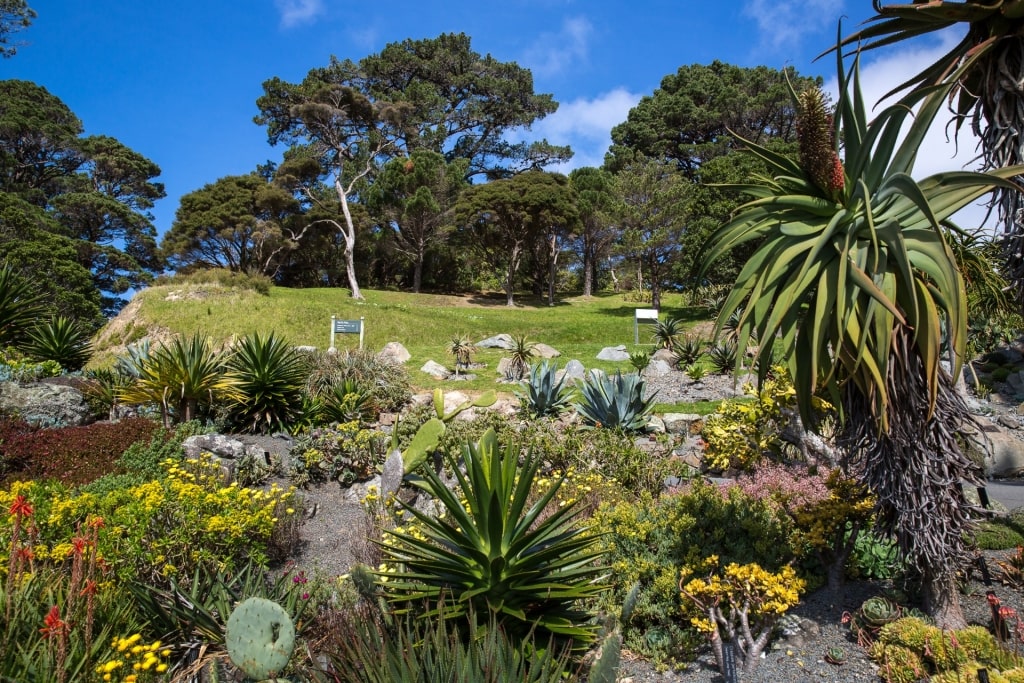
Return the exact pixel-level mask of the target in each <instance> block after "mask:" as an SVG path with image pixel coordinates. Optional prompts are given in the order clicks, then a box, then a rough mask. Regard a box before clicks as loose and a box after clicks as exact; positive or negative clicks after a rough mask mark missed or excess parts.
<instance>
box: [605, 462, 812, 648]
mask: <svg viewBox="0 0 1024 683" xmlns="http://www.w3.org/2000/svg"><path fill="white" fill-rule="evenodd" d="M592 523H593V524H594V529H595V531H597V532H599V533H601V534H602V536H601V538H602V544H603V545H604V548H605V550H606V551H607V552H608V555H607V557H608V563H609V566H610V568H611V573H612V576H614V577H615V579H616V581H615V587H614V593H613V594H612V595H611V596H610V602H609V601H608V600H606V601H604V602H603V603H602V606H603V607H605V608H606V609H608V610H609V611H613V610H614V609H615V606H616V605H617V604H621V603H622V601H623V600H624V598H625V591H626V589H627V588H628V587H629V586H631V585H632V584H633V583H634V582H639V584H640V592H639V595H638V597H637V603H636V608H635V610H634V612H633V617H632V620H631V621H630V623H629V624H628V625H627V626H626V627H625V628H624V631H623V636H624V645H625V647H627V648H628V649H630V650H632V651H634V652H637V653H638V654H641V655H643V656H645V657H649V658H651V659H652V660H653V661H654V662H656V663H664V662H668V661H673V660H690V659H692V658H693V656H694V655H695V652H696V648H698V647H700V646H701V645H702V644H703V642H704V638H703V636H702V635H701V634H700V633H699V632H697V631H696V630H695V628H694V627H693V625H692V624H691V623H690V622H689V621H688V620H686V619H684V617H683V604H682V601H681V598H680V593H679V579H680V575H681V570H684V569H685V568H687V567H700V566H701V564H702V563H703V561H704V559H705V558H707V557H710V556H712V555H717V556H718V557H719V558H720V560H721V562H722V563H723V564H729V563H731V562H735V563H737V564H740V565H744V564H751V563H757V564H759V565H760V566H762V567H764V568H765V569H766V570H768V571H778V570H779V569H780V568H781V567H782V566H784V565H786V564H787V563H789V562H791V561H792V560H793V559H794V557H795V551H794V549H793V548H792V546H791V545H790V537H791V526H790V522H789V520H788V519H787V518H785V516H784V515H783V514H782V513H781V512H779V511H778V510H777V508H776V506H774V505H772V504H771V503H770V502H768V501H758V500H754V499H752V498H750V497H749V496H746V495H745V494H743V492H742V491H741V490H740V489H739V488H738V487H730V488H729V489H727V490H723V489H721V488H719V487H718V486H717V485H715V484H710V483H703V482H695V483H693V484H692V485H690V486H688V487H686V488H684V489H683V490H682V491H681V492H680V493H676V494H672V495H663V496H661V497H659V498H653V497H651V496H650V495H645V496H642V497H641V498H640V499H639V500H638V501H637V502H635V503H620V504H618V505H615V506H611V507H604V508H601V509H600V510H598V512H597V514H596V515H595V516H594V518H593V520H592Z"/></svg>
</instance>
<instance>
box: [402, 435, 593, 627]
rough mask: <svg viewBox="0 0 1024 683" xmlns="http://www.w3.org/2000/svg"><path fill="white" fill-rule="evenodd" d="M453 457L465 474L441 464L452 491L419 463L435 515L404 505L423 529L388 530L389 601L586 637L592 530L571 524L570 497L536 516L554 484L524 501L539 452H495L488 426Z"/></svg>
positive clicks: (548, 499)
mask: <svg viewBox="0 0 1024 683" xmlns="http://www.w3.org/2000/svg"><path fill="white" fill-rule="evenodd" d="M463 460H464V463H465V473H463V471H462V469H461V468H460V467H459V464H458V463H457V462H455V461H454V459H451V462H449V465H451V468H452V470H453V471H454V472H455V477H456V479H457V480H458V485H459V491H458V492H456V491H452V490H450V489H449V488H448V487H447V486H445V484H444V482H443V481H442V480H441V479H440V477H439V476H438V475H437V474H436V473H435V472H434V470H433V469H432V468H429V467H427V468H424V469H423V470H422V472H423V476H424V478H425V480H426V486H427V488H428V489H429V490H430V492H431V493H432V494H433V495H435V496H436V497H437V499H438V501H439V502H440V503H441V505H443V506H444V509H445V513H446V514H445V516H443V517H434V516H431V515H427V514H424V513H422V512H420V511H419V510H416V509H415V508H406V510H407V511H408V512H409V513H410V514H412V515H413V516H414V517H415V518H416V520H417V521H418V523H419V524H420V525H421V527H422V532H423V533H422V534H420V533H411V532H406V531H400V530H395V531H389V532H388V534H389V540H388V541H387V542H386V543H385V544H384V545H383V549H384V551H385V556H386V557H387V560H388V561H389V562H393V563H396V564H398V565H399V567H400V569H399V570H398V571H397V572H395V573H388V574H387V579H388V584H387V585H388V589H389V591H390V592H391V593H392V595H394V596H395V598H394V599H396V600H401V601H411V602H412V603H413V604H415V603H416V602H419V601H425V602H426V603H427V604H428V606H429V608H430V609H428V612H427V615H426V616H428V617H429V616H431V615H432V614H433V615H436V614H443V615H444V617H445V618H447V619H453V618H458V619H463V618H467V617H468V616H469V615H470V614H476V615H488V614H493V615H494V616H495V617H496V618H497V619H498V621H499V623H500V624H501V625H502V626H503V627H504V628H505V629H506V631H508V632H509V633H510V634H513V635H515V636H517V637H519V638H522V637H525V636H527V635H528V634H532V635H533V636H534V637H535V638H537V640H538V641H541V642H543V641H545V640H546V639H547V638H548V637H551V638H553V639H554V640H556V641H558V642H562V643H575V644H586V643H589V642H591V641H592V640H593V638H594V635H595V631H594V627H593V626H592V625H591V624H589V623H588V622H589V621H590V617H589V615H588V614H587V612H586V611H584V610H581V609H580V601H581V600H586V599H587V598H591V597H593V596H596V595H597V594H598V593H600V592H601V591H602V590H604V586H602V585H601V584H600V583H599V582H598V579H599V577H600V576H601V574H602V572H603V569H602V567H600V566H599V565H598V564H597V563H596V560H598V559H599V557H600V556H601V552H602V551H598V550H595V547H596V543H597V541H598V539H599V536H596V535H594V534H592V533H589V532H588V531H587V529H586V528H585V527H583V526H580V525H577V524H576V519H575V518H576V512H575V505H574V504H569V505H565V506H561V507H559V508H558V509H557V510H556V511H555V512H554V513H553V514H551V515H550V516H547V517H544V516H543V514H546V509H547V508H548V507H549V503H551V501H552V499H553V498H554V497H555V495H556V494H557V492H558V489H559V487H560V485H561V482H557V483H556V484H555V485H554V486H553V487H552V488H551V489H549V490H548V491H547V492H546V493H545V494H544V495H543V496H541V498H540V499H539V500H537V501H536V502H535V503H533V504H532V505H528V500H529V497H530V493H531V490H532V489H533V486H534V483H535V479H536V477H537V476H538V473H539V470H540V459H538V458H537V457H535V456H534V455H533V454H532V453H529V454H527V455H526V456H525V458H524V459H523V462H522V464H521V465H520V463H519V453H518V450H517V449H515V448H513V447H512V445H511V444H510V445H509V446H508V447H507V448H506V450H505V453H504V455H502V453H501V452H500V451H499V448H498V442H497V438H496V437H495V434H494V431H493V430H488V431H487V432H486V433H485V434H484V436H483V437H482V438H481V440H480V442H479V443H477V444H472V443H471V444H467V445H466V447H464V448H463ZM460 494H461V497H462V498H464V500H465V502H464V503H463V502H460Z"/></svg>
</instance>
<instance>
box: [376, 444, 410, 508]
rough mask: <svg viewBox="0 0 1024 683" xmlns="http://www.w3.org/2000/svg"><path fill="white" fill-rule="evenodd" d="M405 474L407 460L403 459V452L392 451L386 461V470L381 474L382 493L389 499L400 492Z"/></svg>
mask: <svg viewBox="0 0 1024 683" xmlns="http://www.w3.org/2000/svg"><path fill="white" fill-rule="evenodd" d="M404 476H405V462H404V461H403V460H402V452H401V451H399V450H394V451H391V453H390V454H389V455H388V457H387V460H385V461H384V470H383V472H382V473H381V475H380V493H381V496H382V497H383V498H384V499H385V500H387V497H388V496H393V495H395V494H397V493H398V488H399V487H400V486H401V485H402V478H403V477H404Z"/></svg>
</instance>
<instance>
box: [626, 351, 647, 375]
mask: <svg viewBox="0 0 1024 683" xmlns="http://www.w3.org/2000/svg"><path fill="white" fill-rule="evenodd" d="M629 364H630V365H632V366H633V369H634V370H636V371H637V372H643V371H644V370H646V369H647V366H648V365H650V364H651V354H649V353H648V352H647V351H646V350H645V349H637V350H636V351H630V352H629Z"/></svg>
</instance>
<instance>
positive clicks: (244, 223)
mask: <svg viewBox="0 0 1024 683" xmlns="http://www.w3.org/2000/svg"><path fill="white" fill-rule="evenodd" d="M298 209H299V203H298V201H296V199H295V197H294V196H293V195H292V194H291V193H290V192H288V191H286V190H284V189H283V188H281V187H278V186H276V185H273V184H272V183H269V182H267V180H266V179H264V178H262V177H260V176H259V175H257V174H255V173H251V174H249V175H241V176H225V177H224V178H220V179H219V180H217V181H216V182H213V183H210V184H209V185H206V186H204V187H203V188H201V189H199V190H196V191H194V192H190V193H189V194H187V195H185V196H184V197H182V198H181V205H180V206H179V207H178V211H177V213H176V214H175V219H174V224H173V225H172V226H171V229H170V231H168V232H167V234H166V235H164V239H163V242H162V244H161V249H162V251H163V253H164V255H165V257H166V258H167V261H168V265H170V266H171V267H172V268H174V269H175V270H177V271H182V270H187V269H190V268H196V267H199V268H227V269H229V270H232V271H237V272H248V273H262V274H264V275H271V276H272V275H274V274H276V272H277V269H278V267H279V266H280V264H281V262H282V260H284V258H285V256H287V252H288V251H290V250H291V249H292V248H294V246H295V245H296V243H297V241H298V237H300V235H298V234H296V233H294V232H291V231H290V230H289V229H288V226H287V222H288V220H289V218H290V217H292V216H294V215H295V214H296V213H297V212H298Z"/></svg>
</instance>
